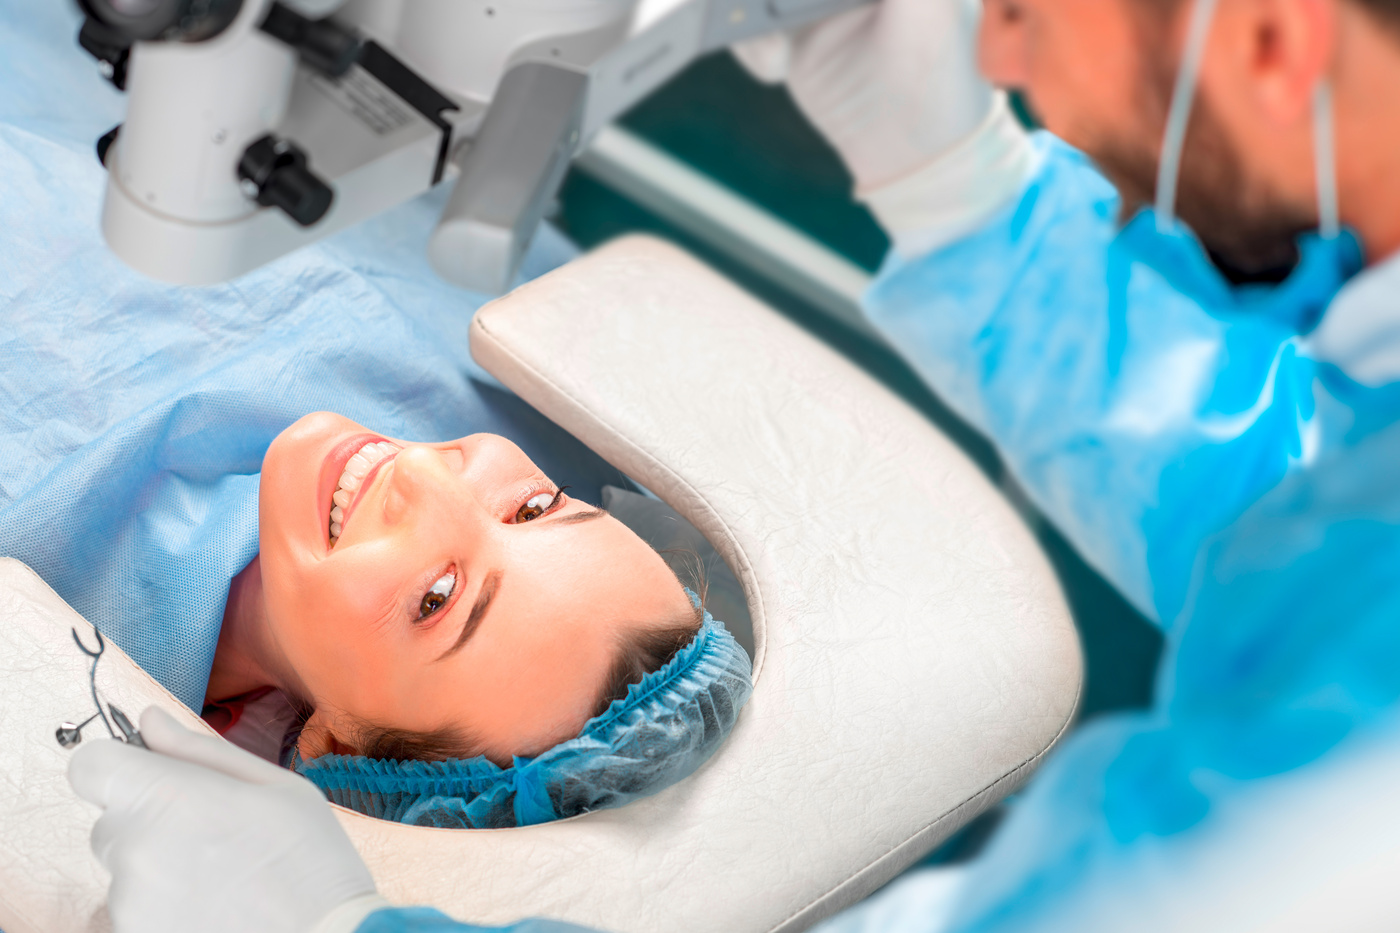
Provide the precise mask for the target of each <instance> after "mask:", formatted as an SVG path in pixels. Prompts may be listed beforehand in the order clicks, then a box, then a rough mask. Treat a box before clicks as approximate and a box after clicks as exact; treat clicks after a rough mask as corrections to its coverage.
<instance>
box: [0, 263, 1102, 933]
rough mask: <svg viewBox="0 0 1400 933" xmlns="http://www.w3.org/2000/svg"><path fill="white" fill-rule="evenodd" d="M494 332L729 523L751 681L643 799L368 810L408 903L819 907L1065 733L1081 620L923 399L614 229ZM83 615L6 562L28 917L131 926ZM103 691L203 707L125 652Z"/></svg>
mask: <svg viewBox="0 0 1400 933" xmlns="http://www.w3.org/2000/svg"><path fill="white" fill-rule="evenodd" d="M472 340H473V343H472V348H473V354H474V355H475V356H476V358H477V360H478V361H479V362H480V363H481V364H482V365H483V366H484V367H485V368H486V369H488V370H490V371H491V372H492V373H493V374H494V375H496V376H497V377H498V378H499V379H500V380H501V381H502V382H503V383H505V384H506V385H507V386H509V387H510V388H512V389H514V390H515V391H516V392H517V393H519V394H520V395H521V396H522V397H523V398H524V399H525V400H527V401H528V402H530V403H531V404H532V405H534V406H535V407H536V408H538V409H539V410H541V411H542V412H544V413H545V414H546V415H548V416H549V417H550V418H552V419H553V420H554V421H556V422H558V423H559V424H560V425H562V426H564V427H565V428H567V429H568V430H569V431H570V432H572V433H573V434H575V435H576V436H578V437H579V438H581V439H582V440H583V441H584V442H585V443H587V444H588V445H589V446H590V447H592V448H593V449H594V450H596V451H598V452H599V453H600V454H601V455H602V456H603V457H605V458H606V459H608V460H609V461H611V462H612V463H613V464H615V465H616V466H617V467H619V468H620V469H622V470H623V471H624V472H626V473H627V474H629V475H630V476H632V477H634V478H635V479H636V480H638V481H639V482H640V483H641V484H643V485H644V486H646V487H647V488H649V489H651V490H652V491H654V492H655V493H656V494H657V495H659V496H660V497H661V498H663V499H665V500H666V501H667V502H668V503H670V504H671V505H672V506H673V507H674V508H675V509H676V510H678V511H679V512H680V513H681V514H682V515H684V516H685V517H686V518H688V519H689V520H690V521H691V522H692V523H693V524H694V525H695V526H696V527H697V528H699V529H700V531H702V532H703V533H704V534H705V536H706V537H707V538H708V539H709V540H710V541H711V542H712V543H713V544H714V546H715V548H716V549H717V550H718V552H719V553H720V555H721V556H723V557H724V558H725V560H726V561H727V562H728V563H729V565H730V567H731V568H732V569H733V570H734V572H735V574H736V575H737V576H738V578H739V580H740V582H741V583H742V584H743V587H744V590H745V593H746V595H747V599H748V603H749V609H750V614H751V616H752V619H753V625H754V630H755V638H756V642H757V656H756V657H755V659H754V660H755V671H756V674H757V680H756V688H755V692H754V695H753V699H752V701H751V702H750V703H749V705H748V707H747V708H746V709H745V710H744V713H743V715H742V716H741V717H740V719H739V723H738V726H737V727H736V729H735V730H734V734H733V736H732V737H731V738H730V740H729V741H728V742H727V743H726V744H725V745H724V746H723V747H722V748H721V749H720V751H719V753H718V754H717V755H716V756H715V757H714V758H713V759H712V760H711V761H710V762H709V763H708V764H707V765H705V766H704V767H703V768H701V769H700V770H699V771H698V772H697V773H696V774H694V775H693V776H692V777H690V778H689V779H687V780H685V781H683V782H681V783H680V784H678V785H676V786H674V787H672V788H669V789H668V790H666V791H664V792H662V793H660V794H657V795H656V796H654V797H651V798H648V799H646V800H643V801H641V802H639V803H635V804H632V805H631V806H628V807H624V808H622V809H618V810H608V811H601V812H597V813H591V814H586V815H584V816H581V817H577V818H574V819H571V820H565V821H561V822H557V823H552V824H547V825H543V826H533V827H528V828H522V829H507V830H487V831H461V830H437V829H425V828H417V827H409V826H403V825H399V824H391V823H385V822H380V821H376V820H373V819H370V818H367V817H363V816H360V815H358V814H355V813H351V812H348V811H342V812H341V814H340V816H341V819H342V822H343V823H344V824H345V826H346V828H347V829H348V831H349V833H350V835H351V837H352V838H353V839H354V840H355V842H356V844H357V845H358V846H359V848H360V850H361V852H362V853H363V854H364V856H365V858H366V860H367V861H368V863H369V865H370V867H371V868H372V870H373V871H374V873H375V876H376V878H377V879H378V882H379V885H380V888H381V891H382V893H383V894H384V895H385V896H387V897H388V898H390V899H391V900H394V901H396V902H404V903H410V902H411V903H431V904H433V905H435V906H437V907H439V908H441V909H443V910H445V911H447V912H449V913H451V914H453V915H456V916H459V917H461V918H463V919H467V920H471V921H476V922H490V923H497V922H505V921H510V920H514V919H517V918H519V917H521V916H527V915H543V916H550V917H557V918H561V919H567V920H572V921H576V922H579V923H583V924H587V925H591V926H596V927H599V928H601V929H606V930H612V931H618V933H644V931H655V930H668V931H716V933H719V931H726V933H729V931H775V930H783V931H793V930H800V929H802V928H804V927H806V926H808V925H810V924H811V923H813V922H814V921H816V920H818V919H820V918H822V917H824V916H826V915H828V914H830V913H832V912H834V911H836V910H837V909H839V908H841V907H843V906H845V905H847V904H849V903H851V902H853V901H855V900H857V899H859V898H860V897H862V896H864V895H866V894H868V893H870V892H871V891H872V890H874V889H875V888H876V887H878V886H879V885H881V884H882V883H884V882H885V881H887V880H888V879H890V878H891V877H892V876H894V875H895V874H896V873H897V872H899V871H900V870H901V869H903V868H904V867H905V866H907V865H909V864H910V863H911V862H913V861H914V860H916V859H917V858H918V857H919V856H921V855H922V854H923V853H925V852H927V851H928V850H929V849H931V848H933V847H934V846H935V845H937V844H938V843H939V842H940V841H941V840H943V839H945V838H946V837H947V836H948V835H949V834H951V833H952V832H953V831H955V830H956V829H957V828H958V827H959V826H961V825H963V824H964V823H966V822H967V821H968V820H970V819H971V818H972V817H973V816H975V815H976V814H977V813H978V812H980V811H981V810H983V809H984V808H986V807H987V806H989V805H991V804H992V803H994V802H996V801H997V800H998V799H1000V798H1001V797H1003V796H1004V795H1006V794H1007V793H1009V792H1010V791H1012V790H1013V789H1014V788H1015V787H1016V786H1017V785H1018V784H1020V783H1021V782H1022V781H1024V780H1025V779H1026V778H1027V777H1028V776H1029V774H1030V772H1031V771H1032V769H1033V768H1034V767H1035V766H1036V764H1037V763H1038V762H1039V761H1040V760H1041V759H1042V758H1043V757H1044V756H1045V754H1046V752H1047V751H1048V750H1049V749H1050V748H1051V746H1052V745H1053V744H1054V743H1055V741H1056V740H1057V739H1058V738H1059V737H1060V736H1061V735H1062V734H1063V732H1064V730H1065V729H1066V728H1067V727H1068V725H1069V723H1070V720H1071V717H1072V716H1073V714H1074V711H1075V707H1076V703H1077V700H1078V697H1079V690H1080V684H1081V674H1082V671H1081V661H1080V653H1079V646H1078V642H1077V640H1076V636H1075V633H1074V629H1073V627H1072V625H1071V623H1070V619H1069V614H1068V612H1067V610H1066V608H1065V605H1064V602H1063V600H1062V598H1061V595H1060V592H1059V589H1058V587H1057V585H1056V582H1055V579H1054V577H1053V575H1052V573H1051V570H1050V568H1049V566H1048V565H1047V563H1046V561H1045V560H1044V558H1043V557H1042V555H1041V553H1040V552H1039V550H1038V549H1037V547H1036V545H1035V543H1034V542H1033V540H1032V539H1031V537H1030V535H1029V534H1028V533H1027V532H1026V530H1025V529H1024V528H1023V527H1022V526H1021V523H1020V521H1019V519H1018V518H1017V517H1016V515H1015V514H1014V513H1013V511H1012V510H1011V508H1010V507H1009V506H1008V505H1007V504H1006V503H1005V502H1003V501H1002V498H1001V496H1000V495H999V494H998V493H997V492H996V491H995V490H994V489H993V488H992V486H991V485H990V484H988V483H987V482H986V481H985V480H984V479H983V477H982V475H981V474H980V473H979V472H978V470H977V469H976V468H975V467H974V466H973V465H972V463H971V462H970V461H968V460H967V458H965V457H964V456H963V455H962V454H961V453H960V452H959V451H958V450H957V448H955V447H954V446H953V445H952V444H951V443H950V442H949V441H948V440H947V439H945V438H944V437H943V436H942V435H941V434H940V433H939V432H938V431H937V430H936V429H935V428H934V427H933V426H931V425H930V424H929V423H928V422H926V421H925V420H924V419H923V418H922V417H920V416H919V415H918V414H917V413H916V412H915V411H913V410H912V409H911V408H909V407H908V406H906V405H905V404H904V403H903V402H901V401H900V400H898V399H897V398H896V397H895V396H894V395H892V394H891V393H890V392H888V391H887V390H886V389H884V388H883V387H881V386H880V385H879V384H878V383H877V382H875V381H874V380H873V379H871V378H870V377H868V376H867V375H866V374H864V373H863V372H861V371H860V370H858V369H857V368H856V367H855V366H853V365H852V364H850V363H849V362H847V361H846V360H844V359H843V358H842V357H840V356H839V355H838V354H836V353H835V352H833V351H832V350H830V349H828V348H827V347H826V346H824V345H823V344H821V343H819V342H818V341H816V340H814V339H813V338H811V337H809V336H808V335H807V334H805V333H804V332H802V331H801V330H799V329H798V328H796V327H794V326H793V325H792V324H790V323H788V322H787V321H786V320H784V319H783V318H781V317H780V316H778V315H777V314H775V313H774V312H772V311H770V310H769V309H767V308H765V307H764V306H762V305H761V304H759V303H757V302H756V301H755V300H754V299H752V298H750V297H749V296H747V295H746V294H744V293H743V292H741V291H739V290H738V289H736V288H735V287H734V286H732V285H731V284H729V283H728V282H726V281H725V280H723V279H722V278H720V277H719V276H717V275H715V274H714V273H712V272H710V271H709V270H708V269H706V268H704V267H703V266H701V265H699V264H698V263H696V262H695V261H694V260H692V259H690V258H688V257H687V256H686V255H684V254H682V253H680V252H679V251H677V250H675V249H674V248H672V247H669V246H666V245H664V244H662V243H660V242H658V241H655V240H649V239H645V238H631V239H626V240H622V241H618V242H616V243H613V244H611V245H609V246H607V247H605V248H603V249H601V250H598V251H597V252H595V253H593V254H591V255H589V256H586V257H584V258H582V259H580V260H578V261H576V262H574V263H572V264H570V265H568V266H566V267H564V268H562V269H560V270H558V271H556V272H554V273H551V274H549V275H546V276H544V277H543V278H541V279H538V280H536V281H534V282H532V283H530V284H528V285H525V286H523V287H521V288H520V289H518V290H517V291H515V292H514V293H512V294H510V295H508V296H506V297H505V298H502V299H500V300H499V301H496V302H495V303H493V304H491V305H489V306H487V307H485V308H484V309H482V310H481V311H480V312H479V313H478V314H477V316H476V320H475V323H474V325H473V333H472ZM72 625H77V626H78V627H79V630H80V632H86V631H88V630H89V629H88V626H87V624H86V623H85V622H84V621H82V619H81V618H80V617H79V616H77V614H76V613H74V612H73V611H72V610H71V609H69V608H68V607H67V606H66V605H65V604H64V603H63V602H62V601H61V600H60V599H59V598H58V597H57V596H56V595H55V594H54V593H53V592H52V591H51V590H49V589H48V587H47V586H45V585H44V584H43V582H42V581H41V580H39V579H38V578H37V577H36V576H35V575H33V574H32V573H31V572H30V571H29V570H28V569H27V568H26V567H24V566H23V565H22V564H18V563H17V562H14V561H0V730H3V734H0V928H3V929H4V930H5V931H6V933H79V931H93V933H99V931H102V930H105V929H106V928H107V924H106V917H105V913H104V911H103V908H102V900H103V897H104V893H105V887H106V883H107V879H106V877H105V875H104V873H103V872H102V870H101V869H100V868H99V867H98V866H97V864H96V863H95V861H94V860H93V858H92V856H91V854H90V852H89V850H88V833H89V831H90V828H91V824H92V821H93V819H94V818H95V816H96V815H97V811H96V810H95V809H94V808H92V807H90V806H89V805H87V804H85V803H83V802H81V801H79V800H77V798H76V797H74V796H73V794H72V793H71V791H70V790H69V787H68V784H67V782H66V780H65V779H64V776H63V775H64V771H65V768H66V766H67V761H68V757H69V753H68V752H66V751H64V750H63V749H61V748H60V747H59V746H58V745H57V743H56V742H55V741H54V736H53V733H54V728H55V727H56V726H57V725H58V723H59V722H60V721H63V720H65V719H71V718H72V717H73V716H74V715H76V714H79V713H82V712H83V710H86V709H90V708H91V700H90V699H89V698H88V695H87V677H86V666H87V659H86V658H84V657H83V656H82V655H80V654H79V653H78V652H77V651H76V650H75V649H74V646H73V644H72V642H71V640H70V636H69V634H68V629H69V627H70V626H72ZM87 637H88V642H89V644H91V636H90V635H88V636H87ZM99 689H100V690H102V691H103V692H104V693H105V696H106V698H108V699H109V700H111V701H113V702H115V703H116V704H117V705H119V706H121V707H123V708H124V709H125V710H127V711H128V712H133V713H134V712H139V711H140V710H141V709H142V708H144V707H145V706H147V705H148V704H151V703H156V704H159V705H162V706H164V707H165V708H167V709H170V710H171V711H172V712H176V713H177V714H179V715H180V716H181V718H182V720H183V721H184V722H186V723H187V724H189V725H191V726H192V727H203V726H202V723H201V721H200V720H199V719H198V718H197V717H196V716H195V715H194V714H193V713H191V712H190V711H188V710H186V709H184V708H183V707H180V706H179V704H178V702H177V701H176V700H175V699H174V698H173V697H172V696H171V695H170V694H169V693H167V692H166V691H165V690H164V689H163V688H162V687H160V686H159V685H158V684H157V683H156V682H155V681H153V680H152V679H151V678H149V677H148V676H146V675H145V674H144V673H143V672H142V671H141V670H140V669H139V668H136V667H135V666H134V665H133V664H132V663H131V662H130V661H129V660H128V659H127V658H126V657H125V656H124V655H122V654H121V653H120V652H119V651H117V650H115V649H114V648H109V650H108V652H107V655H106V658H105V659H104V661H103V663H102V665H101V669H100V672H99ZM89 735H96V733H93V732H89Z"/></svg>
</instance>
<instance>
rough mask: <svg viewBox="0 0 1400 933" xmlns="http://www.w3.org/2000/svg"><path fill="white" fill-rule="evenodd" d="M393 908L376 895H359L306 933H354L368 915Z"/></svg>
mask: <svg viewBox="0 0 1400 933" xmlns="http://www.w3.org/2000/svg"><path fill="white" fill-rule="evenodd" d="M393 906H394V905H393V904H390V903H389V902H388V901H386V900H384V898H382V897H380V896H379V895H378V894H361V895H360V896H359V897H352V898H351V899H350V900H348V901H346V902H345V903H344V904H341V905H340V906H339V907H337V908H336V909H335V910H332V911H331V912H330V913H328V914H326V915H325V916H324V917H322V918H321V922H320V923H318V924H316V925H315V926H314V927H312V928H311V929H310V930H307V931H306V933H355V931H356V930H358V929H359V928H360V924H362V923H364V922H365V918H366V917H368V916H369V915H370V914H372V913H374V912H375V911H376V910H383V909H384V908H386V907H393Z"/></svg>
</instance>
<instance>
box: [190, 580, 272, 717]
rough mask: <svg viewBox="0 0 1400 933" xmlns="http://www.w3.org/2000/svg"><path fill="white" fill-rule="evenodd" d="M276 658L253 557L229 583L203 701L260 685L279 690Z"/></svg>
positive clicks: (239, 693)
mask: <svg viewBox="0 0 1400 933" xmlns="http://www.w3.org/2000/svg"><path fill="white" fill-rule="evenodd" d="M276 658H277V651H276V650H275V647H274V644H273V642H272V639H271V637H270V635H269V631H268V625H267V606H266V603H265V602H264V601H263V586H262V565H261V563H260V559H259V558H258V557H254V558H253V559H252V561H251V562H249V564H248V566H247V567H244V568H243V569H242V570H240V571H239V572H238V575H237V576H235V577H234V578H233V580H232V582H230V583H229V586H228V602H227V603H225V605H224V621H223V627H222V628H220V630H219V644H218V647H216V648H215V649H214V666H213V669H212V670H211V671H210V672H209V686H208V687H207V688H206V690H205V692H204V701H205V702H206V703H211V702H215V701H218V700H227V699H229V698H230V697H236V696H241V695H242V694H245V693H248V692H250V691H252V690H257V689H258V688H260V687H277V688H278V689H282V687H283V684H282V683H280V679H279V678H278V677H277V676H276V673H275V672H276V669H277V665H276Z"/></svg>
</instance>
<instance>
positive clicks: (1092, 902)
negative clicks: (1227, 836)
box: [900, 386, 1400, 933]
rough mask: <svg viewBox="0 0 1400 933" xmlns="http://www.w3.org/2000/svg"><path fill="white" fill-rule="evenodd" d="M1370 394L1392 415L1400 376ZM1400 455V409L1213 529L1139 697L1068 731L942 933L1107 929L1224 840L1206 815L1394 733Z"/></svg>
mask: <svg viewBox="0 0 1400 933" xmlns="http://www.w3.org/2000/svg"><path fill="white" fill-rule="evenodd" d="M1372 402H1373V403H1374V404H1376V405H1377V406H1384V407H1386V408H1388V409H1389V410H1390V411H1391V412H1392V413H1394V414H1395V415H1397V416H1400V386H1392V387H1389V388H1387V389H1383V390H1379V391H1378V392H1377V393H1376V397H1375V398H1373V399H1372ZM1397 464H1400V423H1394V424H1391V425H1389V426H1388V427H1385V428H1381V429H1379V430H1376V431H1373V432H1368V433H1367V434H1366V436H1364V437H1357V438H1356V443H1355V445H1354V446H1353V447H1351V448H1350V449H1348V450H1346V451H1345V452H1342V453H1341V454H1339V455H1337V456H1334V457H1330V458H1327V459H1326V460H1324V461H1322V462H1320V463H1317V464H1315V465H1314V467H1313V468H1312V469H1310V470H1308V471H1306V472H1300V473H1297V474H1295V475H1292V476H1290V477H1289V478H1288V479H1286V480H1285V481H1284V482H1283V483H1282V484H1280V485H1279V486H1278V487H1277V488H1276V489H1274V490H1273V491H1271V492H1270V493H1269V494H1267V495H1266V496H1265V497H1264V498H1263V499H1262V500H1261V501H1260V502H1259V503H1257V504H1255V505H1254V506H1253V507H1251V508H1250V509H1248V510H1247V511H1246V512H1245V513H1244V515H1243V516H1241V518H1240V519H1239V520H1238V521H1236V522H1235V523H1233V524H1232V526H1231V527H1230V528H1229V529H1227V531H1225V532H1224V533H1222V534H1221V535H1219V536H1217V537H1215V538H1214V539H1213V540H1212V541H1211V542H1209V544H1208V545H1207V546H1206V547H1205V548H1204V549H1203V550H1202V554H1201V558H1200V560H1199V562H1198V567H1197V574H1196V581H1195V582H1194V583H1193V585H1192V591H1191V593H1190V594H1189V595H1188V598H1187V611H1186V612H1185V613H1184V614H1183V617H1182V619H1181V621H1180V622H1179V624H1178V625H1177V626H1176V627H1175V628H1174V630H1173V631H1172V632H1170V633H1169V634H1168V644H1167V650H1166V653H1165V655H1164V659H1163V663H1162V669H1161V672H1160V676H1159V678H1158V683H1157V699H1156V702H1155V704H1154V706H1153V708H1152V709H1151V710H1150V711H1147V712H1142V713H1136V714H1131V715H1118V716H1112V717H1106V718H1104V719H1101V720H1099V721H1096V722H1094V723H1091V724H1089V725H1088V726H1086V727H1085V728H1083V729H1081V730H1080V731H1079V732H1078V733H1076V734H1075V735H1073V736H1072V737H1071V738H1070V739H1069V740H1068V741H1067V742H1066V744H1065V746H1064V747H1063V748H1062V749H1061V750H1060V751H1058V752H1057V753H1056V755H1055V757H1054V758H1053V759H1052V761H1051V762H1050V763H1049V764H1048V765H1047V766H1046V767H1045V769H1044V770H1043V771H1042V772H1041V773H1040V774H1038V775H1037V776H1036V778H1035V780H1034V781H1033V782H1032V783H1031V785H1030V787H1029V789H1028V791H1027V793H1026V794H1025V796H1024V797H1023V798H1022V799H1021V800H1020V801H1018V802H1017V804H1016V805H1015V806H1014V807H1013V808H1012V810H1011V815H1010V816H1009V817H1008V819H1007V821H1006V822H1005V823H1004V824H1003V826H1002V827H1001V828H1000V829H999V831H998V834H997V836H996V838H995V839H994V841H993V842H992V844H991V845H990V846H989V847H988V849H987V851H986V852H984V853H983V854H982V856H981V857H980V858H979V860H978V861H977V862H975V863H973V865H972V866H971V868H970V870H969V872H968V878H967V881H966V884H965V887H964V889H963V892H962V898H961V900H960V902H959V904H958V907H957V920H956V921H955V922H954V923H953V924H951V925H950V926H947V927H943V926H940V927H938V928H937V933H971V931H977V933H991V931H1008V933H1009V931H1016V933H1032V931H1042V930H1062V929H1063V930H1082V931H1093V930H1099V929H1103V928H1105V926H1106V923H1105V919H1106V916H1108V915H1111V914H1112V913H1113V905H1114V904H1115V902H1117V901H1120V900H1121V899H1122V898H1124V897H1125V896H1126V897H1130V898H1131V897H1132V896H1133V892H1134V891H1136V892H1139V894H1142V893H1147V892H1151V891H1152V889H1154V888H1157V889H1161V888H1162V887H1166V888H1169V889H1170V888H1171V886H1173V885H1174V884H1176V883H1177V882H1178V881H1179V880H1180V877H1181V876H1182V875H1186V876H1187V877H1188V878H1189V870H1190V866H1191V865H1192V864H1193V862H1194V857H1195V855H1196V853H1198V852H1199V851H1200V850H1201V847H1203V846H1210V845H1215V844H1218V842H1219V838H1218V837H1219V831H1218V830H1217V829H1216V828H1215V827H1214V826H1213V825H1212V823H1213V821H1214V820H1218V819H1221V818H1223V817H1224V816H1225V815H1227V814H1229V813H1230V812H1231V811H1232V810H1233V811H1236V812H1238V811H1239V809H1240V808H1241V807H1242V806H1247V805H1249V802H1250V801H1251V800H1254V799H1262V798H1263V795H1264V794H1266V793H1268V792H1269V788H1270V786H1271V784H1272V783H1273V782H1272V781H1271V780H1270V779H1273V778H1275V777H1276V776H1278V775H1282V774H1285V773H1287V772H1297V773H1298V774H1300V775H1302V774H1306V773H1314V774H1318V775H1319V776H1320V777H1319V778H1318V779H1317V781H1316V789H1315V791H1314V792H1315V793H1317V794H1321V795H1324V797H1325V795H1326V794H1327V784H1326V780H1325V777H1323V776H1325V775H1326V774H1328V773H1329V769H1331V768H1332V766H1333V763H1334V762H1338V761H1344V760H1346V758H1347V756H1349V755H1352V754H1353V753H1354V752H1355V750H1357V749H1364V748H1366V747H1368V746H1373V745H1375V744H1377V743H1378V742H1379V743H1384V744H1386V745H1389V746H1391V747H1393V746H1396V745H1400V723H1398V722H1397V715H1396V714H1397V711H1400V586H1397V585H1396V584H1397V580H1400V483H1397V482H1396V480H1395V477H1396V465H1397ZM1237 842H1238V841H1237ZM1236 868H1237V870H1238V871H1239V873H1240V875H1241V876H1242V877H1243V878H1245V879H1250V866H1249V865H1238V866H1236ZM1252 880H1253V881H1254V883H1257V879H1252ZM1177 894H1178V896H1181V897H1192V896H1195V895H1194V894H1193V890H1192V889H1190V888H1184V889H1178V890H1177ZM1259 896H1260V897H1266V896H1267V892H1263V891H1261V892H1259ZM900 933H915V930H914V929H909V930H901V931H900ZM930 933H933V931H930Z"/></svg>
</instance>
